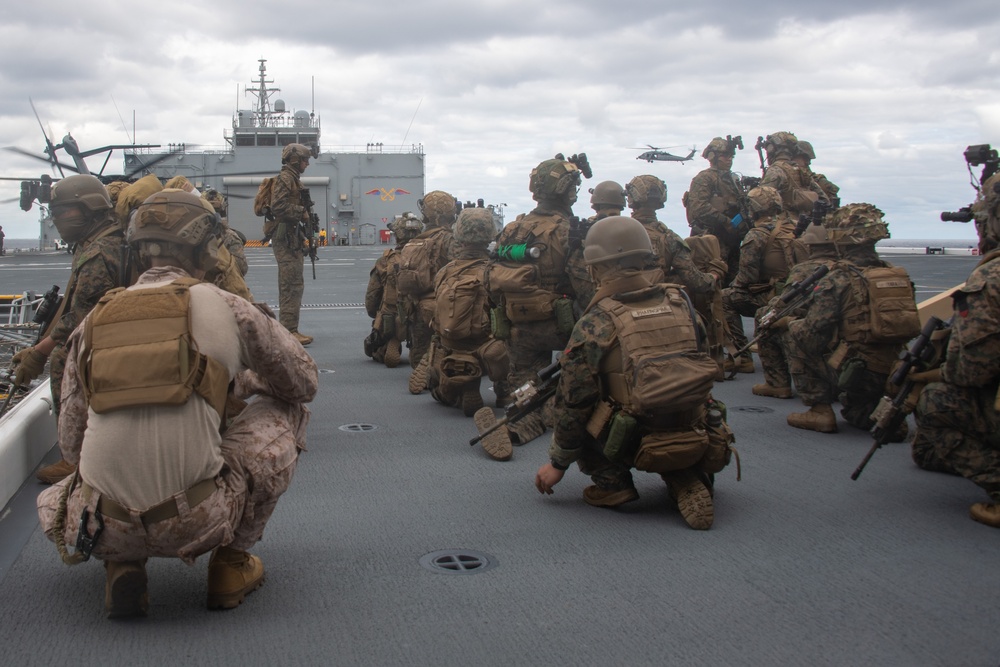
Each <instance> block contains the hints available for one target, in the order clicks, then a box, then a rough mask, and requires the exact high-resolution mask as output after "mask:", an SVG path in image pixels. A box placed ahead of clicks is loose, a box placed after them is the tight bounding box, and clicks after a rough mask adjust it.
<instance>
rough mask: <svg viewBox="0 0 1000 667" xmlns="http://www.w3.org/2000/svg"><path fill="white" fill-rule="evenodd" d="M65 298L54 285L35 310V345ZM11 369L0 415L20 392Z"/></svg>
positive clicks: (32, 319)
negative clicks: (17, 392) (36, 330)
mask: <svg viewBox="0 0 1000 667" xmlns="http://www.w3.org/2000/svg"><path fill="white" fill-rule="evenodd" d="M63 298H64V297H62V296H60V295H59V285H53V286H52V288H51V289H50V290H49V291H48V292H46V293H45V294H44V295H42V302H41V303H39V304H38V308H36V309H35V314H34V316H33V317H32V318H31V321H32V322H34V323H35V324H37V325H38V335H37V336H35V345H38V343H40V342H41V340H42V339H43V338H45V334H46V333H47V331H48V328H49V325H50V324H51V323H52V320H53V319H54V318H55V316H56V313H58V312H59V306H60V304H61V303H62V300H63ZM11 369H13V366H11ZM11 369H8V370H7V398H5V399H4V401H3V405H0V415H3V413H5V412H7V407H8V406H9V405H10V402H11V400H12V399H13V398H14V393H15V392H16V391H17V390H18V387H16V386H15V385H14V378H13V376H12V374H11Z"/></svg>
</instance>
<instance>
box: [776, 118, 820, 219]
mask: <svg viewBox="0 0 1000 667" xmlns="http://www.w3.org/2000/svg"><path fill="white" fill-rule="evenodd" d="M764 149H765V150H766V151H767V165H768V166H767V169H766V170H765V171H764V177H763V178H762V179H761V181H760V184H761V185H766V186H769V187H772V188H774V189H775V190H777V191H778V194H780V195H781V205H782V207H783V208H784V209H785V212H786V213H788V214H790V215H792V216H796V217H797V216H798V215H799V214H802V213H805V214H809V213H812V210H813V204H815V203H816V202H817V201H822V202H823V203H826V204H829V201H828V200H827V198H826V195H825V194H824V193H823V190H822V189H821V188H820V187H819V185H817V183H816V181H815V180H813V177H812V173H811V172H809V171H808V170H805V169H803V168H801V167H799V166H798V165H797V164H796V163H795V162H793V161H792V158H793V157H794V156H795V155H796V154H797V153H798V150H799V140H798V138H797V137H796V136H795V135H794V134H792V133H791V132H775V133H774V134H769V135H767V138H766V139H765V140H764Z"/></svg>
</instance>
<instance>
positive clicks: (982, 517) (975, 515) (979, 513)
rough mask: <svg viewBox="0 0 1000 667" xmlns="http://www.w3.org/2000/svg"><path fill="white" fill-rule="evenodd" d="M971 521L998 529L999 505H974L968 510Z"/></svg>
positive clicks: (999, 526) (999, 525) (999, 521)
mask: <svg viewBox="0 0 1000 667" xmlns="http://www.w3.org/2000/svg"><path fill="white" fill-rule="evenodd" d="M969 516H970V517H971V518H972V520H973V521H978V522H979V523H985V524H986V525H987V526H992V527H994V528H1000V503H976V504H975V505H973V506H972V507H970V508H969Z"/></svg>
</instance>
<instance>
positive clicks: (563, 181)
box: [528, 157, 582, 204]
mask: <svg viewBox="0 0 1000 667" xmlns="http://www.w3.org/2000/svg"><path fill="white" fill-rule="evenodd" d="M581 181H582V178H581V174H580V169H579V168H578V167H577V166H576V165H575V164H573V163H572V162H568V161H566V160H564V159H562V158H558V157H557V158H553V159H551V160H543V161H542V162H540V163H539V164H538V166H537V167H535V168H534V169H532V170H531V176H530V178H529V179H528V189H529V190H530V191H531V198H532V199H534V200H535V201H543V200H545V199H562V200H566V201H568V202H569V203H571V204H572V203H573V202H575V201H576V190H577V188H578V187H579V186H580V183H581Z"/></svg>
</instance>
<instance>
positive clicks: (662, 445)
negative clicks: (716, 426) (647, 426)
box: [635, 426, 708, 473]
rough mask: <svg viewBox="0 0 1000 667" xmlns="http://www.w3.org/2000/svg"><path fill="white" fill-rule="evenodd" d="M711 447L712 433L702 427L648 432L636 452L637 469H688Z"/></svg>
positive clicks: (666, 470)
mask: <svg viewBox="0 0 1000 667" xmlns="http://www.w3.org/2000/svg"><path fill="white" fill-rule="evenodd" d="M707 449H708V432H707V431H706V430H705V429H704V428H701V427H697V426H696V427H693V428H691V429H686V430H684V431H657V432H654V433H647V434H646V435H644V436H642V442H641V443H640V444H639V451H638V452H637V453H636V455H635V468H636V470H643V471H645V472H655V473H665V472H670V471H672V470H684V469H686V468H690V467H691V466H693V465H695V464H696V463H698V461H700V460H701V458H702V457H703V456H704V455H705V451H706V450H707Z"/></svg>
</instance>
